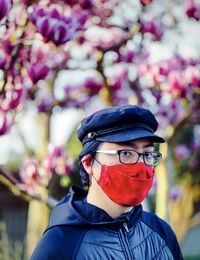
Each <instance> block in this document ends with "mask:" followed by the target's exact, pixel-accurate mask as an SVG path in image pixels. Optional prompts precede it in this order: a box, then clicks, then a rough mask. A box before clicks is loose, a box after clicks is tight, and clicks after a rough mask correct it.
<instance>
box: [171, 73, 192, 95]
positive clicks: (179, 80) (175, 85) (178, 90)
mask: <svg viewBox="0 0 200 260" xmlns="http://www.w3.org/2000/svg"><path fill="white" fill-rule="evenodd" d="M168 78H169V80H168V83H167V84H168V87H167V88H166V90H167V91H169V92H171V93H172V95H174V96H180V97H185V96H186V94H187V91H188V86H187V83H186V80H185V77H184V74H183V73H182V72H181V71H172V72H171V73H170V74H169V77H168Z"/></svg>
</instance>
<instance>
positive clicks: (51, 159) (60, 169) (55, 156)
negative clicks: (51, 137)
mask: <svg viewBox="0 0 200 260" xmlns="http://www.w3.org/2000/svg"><path fill="white" fill-rule="evenodd" d="M42 166H43V168H44V169H45V170H46V172H48V173H51V174H53V173H57V174H58V175H67V174H70V173H71V171H72V169H73V158H72V157H71V156H70V155H68V154H67V153H66V152H65V150H64V148H63V147H60V146H57V147H53V148H52V149H51V151H50V152H49V154H48V155H47V157H46V158H45V159H44V160H43V163H42Z"/></svg>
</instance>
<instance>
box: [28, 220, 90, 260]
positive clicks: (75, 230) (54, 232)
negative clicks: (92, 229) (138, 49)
mask: <svg viewBox="0 0 200 260" xmlns="http://www.w3.org/2000/svg"><path fill="white" fill-rule="evenodd" d="M84 234H85V230H84V229H83V228H79V227H69V226H64V225H63V226H53V227H50V228H47V230H46V231H45V233H44V234H43V236H42V238H41V240H40V241H39V243H38V245H37V246H36V248H35V250H34V251H33V254H32V256H31V258H30V260H40V259H41V260H47V259H48V260H58V259H66V260H69V259H73V256H74V255H75V253H76V251H77V250H78V248H79V245H80V243H81V241H82V238H83V236H84Z"/></svg>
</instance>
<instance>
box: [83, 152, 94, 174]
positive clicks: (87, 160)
mask: <svg viewBox="0 0 200 260" xmlns="http://www.w3.org/2000/svg"><path fill="white" fill-rule="evenodd" d="M92 162H93V160H92V156H91V155H90V154H87V155H85V156H83V158H82V159H81V163H82V165H83V168H84V169H85V171H86V172H87V173H88V174H89V175H91V174H92Z"/></svg>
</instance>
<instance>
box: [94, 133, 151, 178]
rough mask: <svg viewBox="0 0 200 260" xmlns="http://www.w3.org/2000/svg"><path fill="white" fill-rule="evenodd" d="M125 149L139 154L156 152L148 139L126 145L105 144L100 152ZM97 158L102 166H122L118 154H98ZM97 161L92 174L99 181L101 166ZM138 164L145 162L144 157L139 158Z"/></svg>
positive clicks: (126, 143)
mask: <svg viewBox="0 0 200 260" xmlns="http://www.w3.org/2000/svg"><path fill="white" fill-rule="evenodd" d="M123 149H131V150H134V151H136V152H139V153H143V152H151V151H154V145H153V143H152V141H151V140H149V139H148V138H145V139H139V140H135V141H130V142H124V143H109V142H103V143H102V144H101V145H100V146H99V148H98V150H123ZM95 158H96V159H97V160H98V162H99V163H100V164H101V165H102V164H104V165H108V166H111V165H117V164H121V163H120V161H119V156H118V154H105V153H96V156H95ZM98 162H97V161H96V160H94V162H93V164H92V172H93V175H94V177H95V179H96V180H98V179H99V177H100V173H101V165H100V164H99V163H98ZM138 162H143V158H142V156H140V157H139V160H138Z"/></svg>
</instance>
